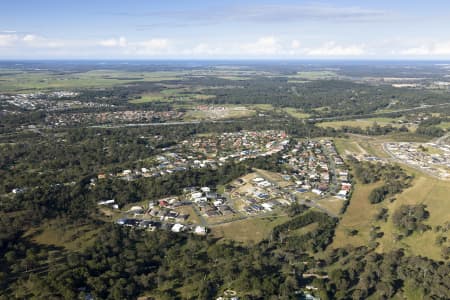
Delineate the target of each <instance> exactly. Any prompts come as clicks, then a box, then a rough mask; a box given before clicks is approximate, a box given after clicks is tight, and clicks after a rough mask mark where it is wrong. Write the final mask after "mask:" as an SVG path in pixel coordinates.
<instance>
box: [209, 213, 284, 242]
mask: <svg viewBox="0 0 450 300" xmlns="http://www.w3.org/2000/svg"><path fill="white" fill-rule="evenodd" d="M288 220H289V217H288V216H270V217H261V218H257V217H256V218H248V219H245V220H240V221H235V222H232V223H227V224H223V225H220V226H214V227H212V228H211V234H212V235H213V236H214V237H217V238H224V239H229V240H235V241H238V242H242V243H245V244H252V243H258V242H260V241H262V240H263V239H265V238H268V237H269V235H270V232H271V231H272V229H273V228H274V227H275V226H277V225H279V224H282V223H284V222H286V221H288Z"/></svg>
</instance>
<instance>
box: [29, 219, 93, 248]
mask: <svg viewBox="0 0 450 300" xmlns="http://www.w3.org/2000/svg"><path fill="white" fill-rule="evenodd" d="M98 233H99V229H98V228H96V227H95V226H93V225H81V226H79V225H67V224H64V226H61V224H59V223H58V222H57V221H53V222H49V223H45V224H43V225H42V226H40V227H38V228H34V229H32V230H30V231H28V232H27V233H26V234H25V236H28V237H30V238H31V239H32V240H33V241H35V242H36V243H39V244H44V245H53V246H57V247H62V248H66V249H68V250H71V251H81V250H83V249H85V248H86V247H89V246H91V245H93V243H94V242H95V240H96V238H97V234H98Z"/></svg>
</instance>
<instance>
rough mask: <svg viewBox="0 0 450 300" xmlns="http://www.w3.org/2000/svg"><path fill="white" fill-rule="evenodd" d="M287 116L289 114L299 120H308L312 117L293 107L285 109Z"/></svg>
mask: <svg viewBox="0 0 450 300" xmlns="http://www.w3.org/2000/svg"><path fill="white" fill-rule="evenodd" d="M283 110H284V111H285V112H286V113H287V114H289V115H290V116H291V117H294V118H297V119H306V118H309V117H310V114H307V113H304V112H302V111H301V110H298V109H295V108H292V107H286V108H284V109H283Z"/></svg>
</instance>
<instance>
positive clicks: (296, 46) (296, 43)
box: [291, 40, 301, 49]
mask: <svg viewBox="0 0 450 300" xmlns="http://www.w3.org/2000/svg"><path fill="white" fill-rule="evenodd" d="M300 46H301V44H300V42H299V41H298V40H293V41H292V42H291V48H292V49H299V48H300Z"/></svg>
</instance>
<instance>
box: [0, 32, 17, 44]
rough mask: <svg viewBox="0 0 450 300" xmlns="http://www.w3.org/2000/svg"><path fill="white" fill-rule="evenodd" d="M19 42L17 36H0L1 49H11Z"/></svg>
mask: <svg viewBox="0 0 450 300" xmlns="http://www.w3.org/2000/svg"><path fill="white" fill-rule="evenodd" d="M17 40H18V36H17V35H16V34H0V47H10V46H12V45H14V43H15V42H16V41H17Z"/></svg>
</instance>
